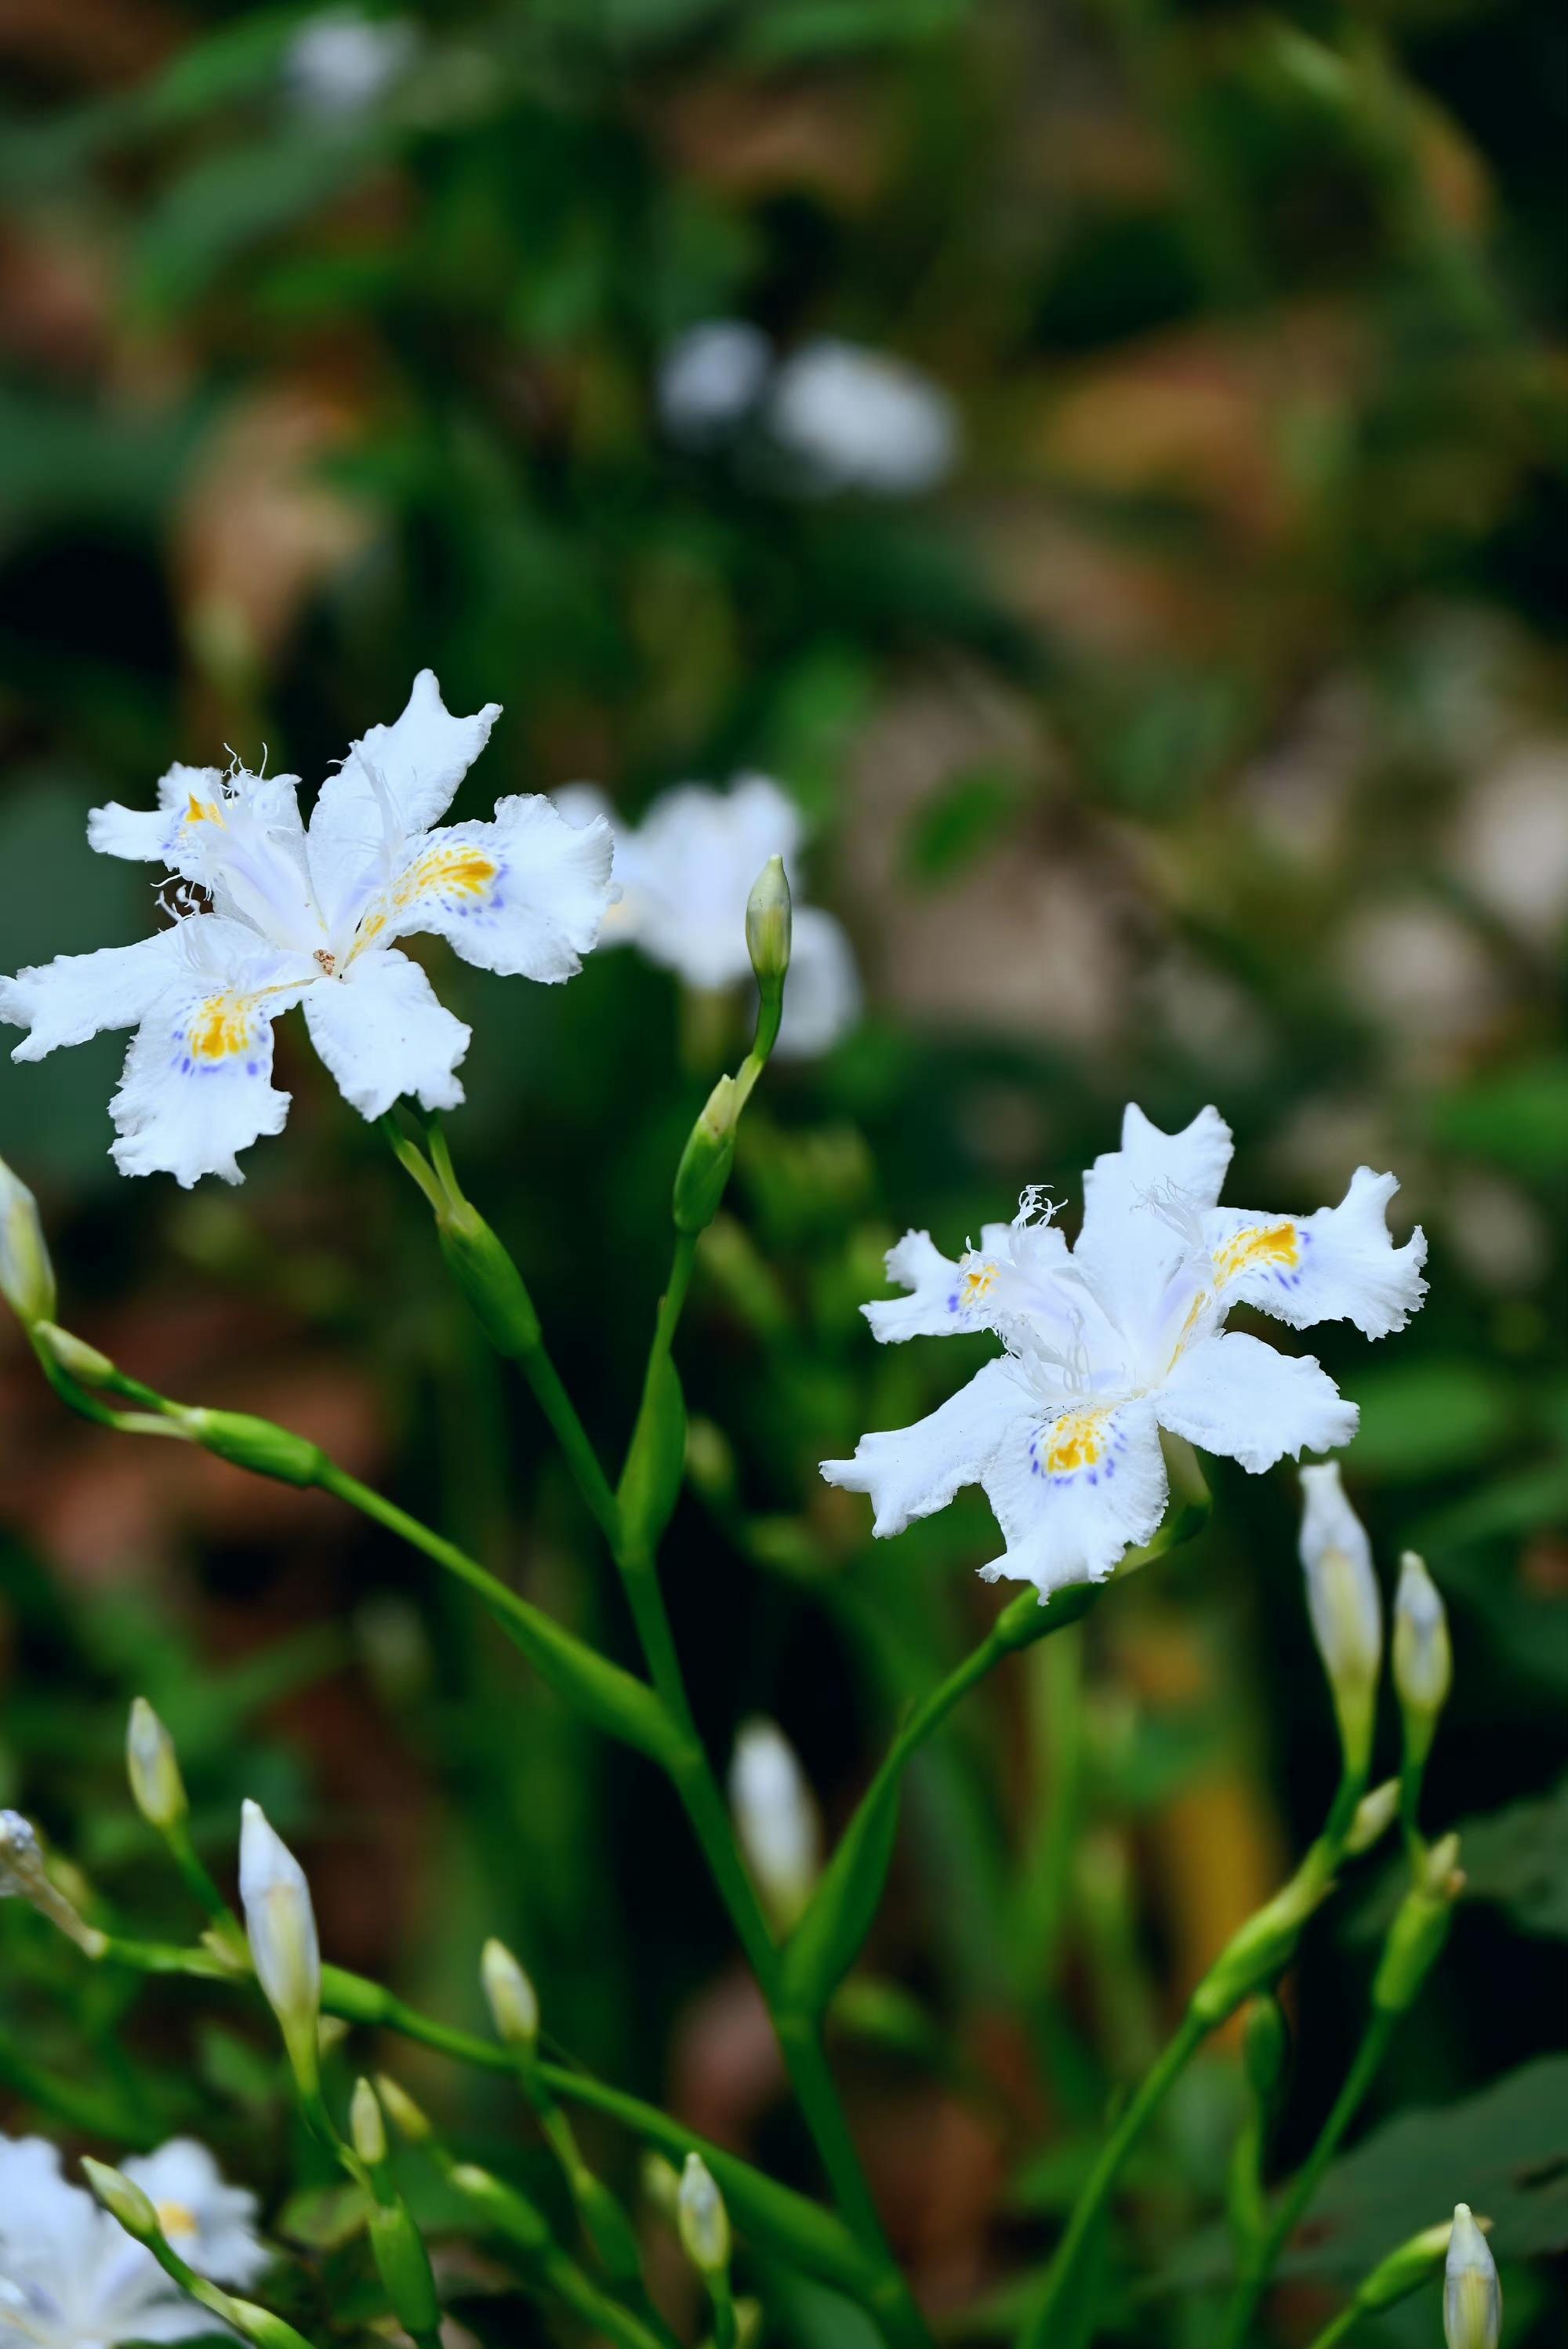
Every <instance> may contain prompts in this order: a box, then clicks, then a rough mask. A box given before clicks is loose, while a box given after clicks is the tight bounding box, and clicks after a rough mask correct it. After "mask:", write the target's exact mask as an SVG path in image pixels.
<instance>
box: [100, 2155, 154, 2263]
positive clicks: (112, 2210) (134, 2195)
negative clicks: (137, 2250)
mask: <svg viewBox="0 0 1568 2349" xmlns="http://www.w3.org/2000/svg"><path fill="white" fill-rule="evenodd" d="M82 2172H83V2175H84V2176H85V2178H87V2181H88V2185H89V2186H90V2187H91V2188H92V2190H93V2192H94V2193H95V2194H96V2195H97V2196H98V2200H99V2201H100V2202H101V2203H102V2204H103V2207H104V2209H106V2210H107V2211H108V2214H109V2216H110V2218H111V2219H118V2220H119V2223H120V2225H121V2226H122V2227H123V2228H124V2229H125V2231H126V2233H127V2234H128V2235H134V2236H135V2238H136V2240H137V2241H138V2242H139V2243H147V2242H151V2241H153V2240H155V2239H156V2238H157V2237H158V2236H159V2235H160V2234H161V2232H162V2229H161V2228H160V2225H159V2223H158V2212H157V2210H156V2209H154V2208H153V2203H152V2198H151V2196H150V2195H149V2194H147V2193H145V2192H144V2191H143V2189H141V2188H140V2187H139V2186H138V2185H136V2184H134V2183H133V2181H132V2180H131V2179H130V2178H128V2177H127V2176H126V2175H125V2172H124V2171H123V2170H122V2169H116V2168H114V2167H113V2165H112V2163H110V2162H107V2161H95V2160H94V2159H93V2158H92V2156H91V2155H90V2154H84V2155H83V2156H82Z"/></svg>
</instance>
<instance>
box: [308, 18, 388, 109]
mask: <svg viewBox="0 0 1568 2349" xmlns="http://www.w3.org/2000/svg"><path fill="white" fill-rule="evenodd" d="M417 45H418V41H417V36H416V33H415V29H414V26H412V25H411V24H410V23H409V21H408V19H407V17H406V16H365V15H363V14H362V13H361V12H360V10H359V9H357V8H324V9H323V10H322V12H321V14H320V15H319V16H307V17H306V18H305V20H304V24H303V25H301V26H300V28H299V30H298V31H297V32H296V33H295V35H294V38H293V39H292V40H291V41H290V43H289V45H288V48H287V50H286V51H285V52H284V86H285V88H287V89H288V92H289V94H290V96H291V97H292V98H294V101H295V103H296V104H297V105H299V106H300V107H302V108H303V109H304V110H305V111H306V112H309V113H312V114H324V115H327V114H336V115H350V114H363V113H364V112H366V109H368V108H370V107H372V106H374V105H375V103H376V101H377V98H382V97H384V96H385V95H386V93H387V90H388V89H390V88H391V87H392V85H393V83H394V82H396V81H397V80H398V79H399V78H401V76H402V75H403V74H404V72H405V71H406V70H407V67H408V66H409V65H410V64H412V62H413V58H414V52H415V49H416V47H417Z"/></svg>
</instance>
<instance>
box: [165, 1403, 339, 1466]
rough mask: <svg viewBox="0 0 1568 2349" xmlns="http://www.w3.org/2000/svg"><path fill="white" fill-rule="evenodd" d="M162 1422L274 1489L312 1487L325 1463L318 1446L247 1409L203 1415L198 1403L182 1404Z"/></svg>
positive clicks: (209, 1412) (204, 1410) (206, 1412)
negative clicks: (269, 1480) (267, 1479)
mask: <svg viewBox="0 0 1568 2349" xmlns="http://www.w3.org/2000/svg"><path fill="white" fill-rule="evenodd" d="M167 1418H168V1423H169V1425H170V1426H171V1427H175V1428H178V1430H179V1432H180V1433H181V1435H183V1436H184V1437H186V1438H187V1440H188V1441H189V1442H190V1443H191V1444H201V1446H202V1448H203V1449H204V1450H205V1451H208V1452H211V1453H215V1454H216V1455H217V1457H218V1458H219V1459H220V1460H230V1461H232V1463H233V1464H234V1465H235V1467H236V1468H248V1469H250V1470H251V1472H252V1474H253V1475H257V1476H271V1477H273V1479H274V1480H275V1481H276V1482H277V1483H278V1484H280V1485H314V1484H315V1483H316V1481H317V1480H318V1478H319V1477H320V1475H321V1472H322V1469H323V1468H324V1466H325V1455H324V1454H323V1453H322V1450H321V1446H320V1445H319V1444H312V1443H310V1442H309V1441H307V1439H306V1438H305V1437H304V1436H303V1435H296V1434H295V1433H294V1430H293V1429H292V1428H288V1427H276V1426H274V1425H273V1422H272V1421H271V1420H270V1419H256V1418H254V1417H253V1415H252V1414H251V1413H249V1412H247V1411H208V1410H206V1409H205V1408H204V1407H203V1406H202V1405H201V1404H186V1405H182V1406H181V1407H180V1408H179V1409H177V1410H174V1411H171V1412H170V1413H168V1414H167Z"/></svg>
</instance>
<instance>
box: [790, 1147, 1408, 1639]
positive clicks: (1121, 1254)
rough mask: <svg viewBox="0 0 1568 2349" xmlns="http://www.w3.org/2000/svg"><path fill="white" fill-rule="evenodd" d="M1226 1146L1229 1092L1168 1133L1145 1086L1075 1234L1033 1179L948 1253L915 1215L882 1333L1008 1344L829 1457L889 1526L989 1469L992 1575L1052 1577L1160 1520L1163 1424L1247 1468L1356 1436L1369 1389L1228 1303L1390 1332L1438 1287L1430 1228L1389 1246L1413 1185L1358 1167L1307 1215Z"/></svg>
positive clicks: (837, 1480)
mask: <svg viewBox="0 0 1568 2349" xmlns="http://www.w3.org/2000/svg"><path fill="white" fill-rule="evenodd" d="M1230 1156H1231V1134H1230V1129H1229V1127H1228V1126H1227V1125H1226V1124H1225V1123H1224V1120H1223V1119H1222V1117H1221V1116H1220V1114H1219V1112H1218V1111H1216V1110H1213V1109H1205V1110H1202V1111H1201V1112H1199V1114H1198V1116H1197V1117H1195V1118H1194V1119H1193V1121H1192V1123H1191V1125H1189V1126H1187V1127H1185V1128H1184V1129H1183V1131H1182V1132H1181V1133H1176V1134H1169V1133H1161V1130H1160V1128H1159V1127H1158V1126H1156V1125H1151V1124H1150V1122H1149V1120H1148V1119H1147V1118H1146V1117H1145V1116H1144V1114H1143V1112H1142V1111H1141V1110H1140V1109H1137V1108H1135V1107H1130V1108H1129V1109H1128V1112H1127V1115H1126V1118H1125V1120H1124V1122H1123V1125H1122V1134H1121V1148H1120V1149H1119V1150H1115V1151H1111V1152H1109V1153H1108V1154H1105V1155H1104V1156H1102V1157H1100V1158H1099V1159H1097V1160H1096V1161H1095V1164H1094V1165H1093V1166H1092V1167H1091V1168H1090V1170H1089V1172H1088V1174H1087V1175H1086V1176H1085V1179H1084V1216H1083V1229H1082V1231H1081V1233H1080V1234H1079V1237H1078V1243H1077V1246H1076V1247H1073V1248H1071V1249H1070V1250H1069V1248H1068V1244H1067V1242H1066V1240H1065V1239H1064V1238H1063V1237H1062V1235H1061V1233H1060V1232H1059V1231H1058V1230H1057V1227H1056V1226H1055V1225H1054V1224H1053V1223H1052V1221H1051V1220H1050V1217H1051V1210H1050V1209H1049V1208H1048V1207H1042V1206H1041V1204H1040V1196H1039V1193H1038V1191H1037V1190H1031V1191H1028V1192H1026V1194H1025V1195H1024V1199H1023V1203H1022V1206H1021V1208H1020V1212H1019V1214H1018V1216H1017V1218H1016V1221H1015V1222H1014V1223H1012V1224H1010V1225H1009V1224H988V1225H986V1226H985V1229H984V1231H983V1232H982V1235H981V1246H980V1247H978V1248H971V1249H969V1250H968V1251H966V1253H965V1255H964V1256H963V1257H960V1259H959V1260H958V1262H957V1263H955V1264H954V1263H953V1262H951V1261H950V1260H949V1259H948V1258H947V1257H944V1256H943V1255H942V1254H941V1253H940V1251H939V1250H938V1249H937V1248H936V1247H934V1244H933V1242H932V1239H931V1236H930V1234H929V1233H927V1232H911V1233H909V1234H908V1235H907V1236H906V1237H904V1238H903V1240H901V1241H900V1242H899V1244H898V1246H897V1247H895V1248H893V1249H892V1252H891V1253H890V1255H889V1257H888V1276H889V1278H890V1279H892V1280H894V1281H897V1282H899V1283H901V1284H902V1285H903V1287H904V1288H907V1289H909V1290H910V1291H912V1294H911V1295H910V1296H908V1297H905V1298H901V1299H897V1300H896V1301H892V1302H889V1303H886V1304H873V1305H868V1306H867V1307H866V1308H865V1312H866V1315H867V1318H868V1319H870V1321H871V1324H872V1329H873V1330H875V1332H876V1335H877V1336H878V1337H879V1338H880V1339H882V1340H884V1341H892V1340H901V1339H904V1338H913V1337H916V1336H918V1335H921V1334H925V1333H938V1334H940V1333H945V1332H949V1331H953V1330H992V1331H994V1332H995V1334H996V1335H997V1336H999V1337H1000V1338H1001V1339H1002V1340H1004V1342H1005V1344H1006V1348H1007V1352H1006V1355H1005V1356H1004V1357H1003V1358H1002V1359H1001V1360H999V1361H992V1362H987V1363H986V1364H985V1368H984V1369H983V1370H981V1371H979V1372H978V1373H977V1374H976V1375H975V1378H973V1379H972V1380H971V1381H970V1382H969V1384H968V1385H967V1386H966V1387H964V1388H963V1389H961V1391H960V1392H958V1393H957V1394H955V1395H954V1397H953V1398H952V1400H951V1401H950V1402H945V1403H944V1404H943V1405H942V1406H941V1408H940V1410H938V1411H934V1412H933V1413H932V1414H931V1416H930V1417H929V1418H928V1419H923V1420H921V1421H919V1422H918V1423H917V1424H916V1425H914V1426H913V1427H908V1428H903V1429H901V1430H899V1431H897V1432H895V1433H890V1434H876V1435H866V1436H862V1437H861V1442H860V1444H859V1445H858V1446H857V1448H856V1451H855V1455H854V1458H853V1459H852V1460H828V1461H824V1462H823V1464H822V1474H823V1475H824V1476H825V1477H826V1478H827V1479H828V1481H829V1483H830V1484H833V1485H847V1486H848V1487H849V1488H850V1489H851V1491H852V1492H857V1493H869V1494H870V1495H871V1496H872V1501H873V1503H874V1504H875V1508H876V1521H875V1525H874V1527H873V1530H874V1531H875V1532H876V1533H878V1534H883V1535H885V1534H896V1533H901V1532H902V1531H903V1528H904V1526H907V1525H908V1524H909V1522H910V1520H911V1518H912V1517H923V1516H930V1515H931V1514H932V1513H933V1512H934V1510H937V1509H940V1508H944V1507H945V1506H946V1505H947V1503H948V1502H949V1501H950V1500H951V1499H952V1498H953V1496H954V1493H956V1492H957V1491H958V1489H959V1487H960V1486H961V1485H975V1484H977V1485H981V1486H982V1487H983V1488H984V1490H985V1495H986V1497H987V1499H988V1500H989V1501H990V1503H991V1506H992V1507H993V1508H994V1509H995V1513H996V1517H997V1522H998V1523H999V1525H1000V1526H1001V1528H1002V1533H1003V1537H1004V1539H1005V1541H1006V1550H1005V1553H1004V1555H1003V1556H1002V1557H999V1558H998V1559H996V1560H995V1563H994V1564H992V1565H990V1566H985V1567H982V1568H981V1569H980V1571H981V1574H982V1575H983V1576H984V1577H985V1579H986V1580H987V1581H995V1580H996V1579H997V1578H1000V1577H1004V1576H1006V1577H1008V1578H1012V1579H1015V1580H1017V1581H1022V1582H1032V1583H1034V1584H1035V1585H1036V1587H1037V1589H1038V1590H1039V1592H1040V1595H1041V1597H1042V1598H1045V1597H1046V1596H1047V1594H1048V1593H1049V1592H1051V1591H1053V1590H1057V1589H1059V1588H1062V1586H1063V1585H1064V1584H1067V1583H1072V1582H1083V1581H1090V1580H1099V1579H1100V1578H1102V1577H1104V1576H1105V1575H1108V1574H1109V1572H1110V1571H1111V1569H1112V1568H1113V1567H1114V1566H1115V1565H1116V1563H1117V1561H1118V1559H1119V1557H1121V1556H1122V1554H1123V1552H1124V1551H1126V1550H1127V1549H1129V1548H1130V1547H1134V1546H1135V1545H1137V1544H1139V1543H1141V1542H1146V1541H1148V1540H1149V1539H1150V1537H1152V1535H1153V1534H1154V1532H1155V1530H1156V1528H1157V1527H1158V1526H1159V1524H1160V1520H1161V1516H1163V1514H1164V1510H1165V1502H1166V1494H1167V1482H1166V1473H1165V1463H1164V1458H1163V1456H1162V1454H1161V1448H1160V1430H1161V1428H1166V1429H1169V1431H1170V1432H1171V1434H1173V1435H1180V1436H1184V1437H1185V1438H1186V1439H1187V1441H1188V1442H1189V1443H1191V1444H1198V1445H1201V1446H1202V1449H1204V1450H1205V1451H1208V1452H1215V1453H1221V1454H1225V1455H1227V1456H1228V1457H1230V1458H1231V1459H1233V1460H1239V1461H1240V1462H1241V1464H1242V1466H1243V1468H1247V1469H1251V1470H1253V1472H1254V1473H1256V1472H1259V1471H1261V1470H1263V1469H1264V1468H1268V1467H1271V1466H1272V1465H1273V1464H1274V1462H1275V1461H1276V1460H1280V1459H1283V1458H1284V1455H1285V1454H1287V1453H1288V1454H1292V1455H1293V1456H1296V1457H1299V1455H1300V1454H1301V1453H1302V1452H1303V1451H1312V1452H1326V1451H1329V1450H1331V1449H1333V1448H1335V1447H1336V1446H1337V1445H1339V1444H1347V1443H1348V1442H1349V1441H1350V1438H1351V1436H1352V1435H1353V1434H1354V1433H1355V1432H1356V1425H1357V1417H1358V1413H1357V1407H1356V1405H1355V1404H1354V1403H1352V1402H1346V1401H1345V1399H1344V1398H1343V1397H1342V1396H1341V1394H1340V1393H1339V1391H1338V1389H1337V1388H1336V1386H1335V1384H1334V1381H1333V1380H1332V1379H1330V1378H1329V1377H1328V1376H1327V1374H1326V1372H1325V1371H1323V1370H1321V1369H1320V1368H1319V1366H1318V1364H1317V1363H1316V1362H1315V1361H1314V1360H1313V1359H1312V1358H1311V1357H1310V1356H1302V1355H1292V1354H1282V1353H1279V1352H1277V1351H1276V1350H1275V1349H1274V1347H1272V1346H1268V1345H1264V1343H1263V1342H1262V1340H1259V1339H1257V1338H1253V1337H1248V1336H1245V1335H1243V1333H1242V1332H1240V1331H1234V1330H1232V1331H1227V1330H1226V1329H1225V1327H1224V1322H1225V1317H1226V1315H1227V1313H1228V1312H1229V1311H1230V1310H1231V1309H1232V1308H1233V1306H1237V1305H1249V1306H1253V1307H1255V1308H1257V1309H1259V1310H1261V1311H1263V1312H1264V1313H1269V1314H1272V1315H1274V1317H1275V1318H1276V1319H1279V1320H1282V1321H1285V1322H1288V1323H1289V1324H1290V1325H1291V1327H1292V1328H1294V1329H1305V1328H1307V1327H1309V1326H1310V1325H1311V1324H1312V1323H1313V1322H1315V1321H1338V1320H1346V1321H1353V1322H1354V1323H1355V1325H1356V1327H1357V1329H1358V1330H1361V1331H1362V1333H1363V1334H1364V1335H1365V1336H1366V1337H1368V1338H1382V1337H1386V1336H1387V1334H1388V1333H1389V1332H1390V1331H1391V1330H1398V1329H1401V1328H1403V1326H1404V1324H1405V1322H1406V1321H1407V1320H1408V1318H1409V1316H1410V1315H1411V1313H1413V1312H1414V1311H1415V1309H1416V1308H1417V1307H1418V1305H1419V1303H1420V1301H1421V1299H1422V1298H1423V1297H1424V1296H1425V1294H1426V1283H1425V1282H1424V1280H1423V1279H1422V1278H1421V1267H1422V1264H1423V1263H1424V1262H1425V1260H1426V1253H1427V1244H1426V1240H1425V1237H1424V1236H1423V1235H1422V1233H1421V1232H1420V1231H1419V1230H1417V1231H1416V1232H1414V1233H1413V1234H1412V1236H1411V1237H1410V1238H1409V1239H1408V1240H1407V1241H1406V1243H1405V1245H1404V1246H1403V1247H1395V1246H1394V1245H1393V1242H1392V1241H1391V1239H1390V1238H1389V1236H1388V1230H1387V1224H1386V1222H1385V1219H1384V1217H1385V1210H1386V1208H1387V1203H1388V1201H1389V1199H1390V1198H1391V1197H1392V1195H1393V1194H1394V1193H1395V1191H1397V1190H1398V1184H1397V1182H1396V1181H1395V1179H1394V1177H1393V1175H1391V1174H1373V1173H1372V1172H1371V1170H1370V1169H1369V1168H1367V1167H1365V1166H1361V1167H1358V1168H1357V1171H1356V1173H1355V1174H1354V1175H1353V1176H1352V1177H1351V1182H1350V1187H1349V1189H1348V1191H1347V1192H1346V1195H1345V1197H1344V1199H1343V1200H1342V1202H1341V1203H1340V1205H1339V1206H1337V1207H1320V1208H1318V1209H1317V1211H1316V1212H1315V1214H1313V1215H1308V1216H1279V1215H1259V1214H1253V1213H1250V1212H1248V1211H1247V1210H1245V1209H1243V1208H1240V1207H1222V1206H1220V1205H1219V1196H1220V1185H1221V1184H1222V1181H1223V1179H1224V1174H1225V1168H1226V1166H1227V1165H1228V1164H1229V1162H1230Z"/></svg>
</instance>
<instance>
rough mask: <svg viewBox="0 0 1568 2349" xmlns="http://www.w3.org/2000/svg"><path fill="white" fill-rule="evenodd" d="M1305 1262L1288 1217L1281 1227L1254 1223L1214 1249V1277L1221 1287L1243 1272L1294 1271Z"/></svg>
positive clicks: (1279, 1224)
mask: <svg viewBox="0 0 1568 2349" xmlns="http://www.w3.org/2000/svg"><path fill="white" fill-rule="evenodd" d="M1300 1262H1301V1240H1300V1238H1299V1237H1298V1235H1297V1232H1296V1228H1295V1225H1294V1224H1293V1223H1291V1222H1290V1221H1289V1220H1288V1218H1287V1219H1286V1220H1285V1221H1284V1222H1283V1223H1278V1224H1251V1225H1249V1226H1247V1227H1246V1229H1245V1230H1244V1231H1239V1232H1233V1233H1232V1235H1231V1237H1230V1238H1229V1239H1228V1240H1222V1242H1221V1244H1220V1246H1219V1247H1217V1248H1216V1249H1215V1250H1214V1278H1215V1280H1216V1282H1218V1284H1219V1285H1220V1287H1221V1288H1223V1286H1224V1284H1225V1283H1226V1281H1228V1280H1234V1279H1235V1278H1237V1276H1238V1275H1239V1274H1241V1273H1243V1272H1252V1271H1253V1270H1260V1269H1261V1270H1264V1271H1273V1270H1274V1269H1276V1268H1278V1267H1279V1266H1281V1265H1283V1266H1284V1267H1285V1268H1287V1269H1288V1270H1290V1271H1292V1272H1294V1271H1295V1268H1296V1266H1297V1265H1298V1264H1299V1263H1300Z"/></svg>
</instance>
